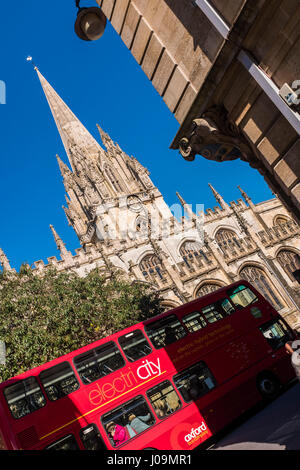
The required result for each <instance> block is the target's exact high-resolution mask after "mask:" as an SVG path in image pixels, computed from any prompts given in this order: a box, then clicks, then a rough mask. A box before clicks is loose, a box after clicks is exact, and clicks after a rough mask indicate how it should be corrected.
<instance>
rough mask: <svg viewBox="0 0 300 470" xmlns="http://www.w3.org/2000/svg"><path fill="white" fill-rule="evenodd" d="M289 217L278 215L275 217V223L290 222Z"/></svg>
mask: <svg viewBox="0 0 300 470" xmlns="http://www.w3.org/2000/svg"><path fill="white" fill-rule="evenodd" d="M288 220H289V219H288V218H287V217H285V216H284V215H277V216H276V217H275V219H274V222H273V225H275V226H276V225H284V224H286V223H287V222H288Z"/></svg>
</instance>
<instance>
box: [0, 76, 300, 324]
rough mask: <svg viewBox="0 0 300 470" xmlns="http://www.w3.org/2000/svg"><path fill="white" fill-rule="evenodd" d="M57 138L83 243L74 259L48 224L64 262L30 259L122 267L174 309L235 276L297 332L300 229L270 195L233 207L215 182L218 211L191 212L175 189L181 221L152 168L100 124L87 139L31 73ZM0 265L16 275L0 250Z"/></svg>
mask: <svg viewBox="0 0 300 470" xmlns="http://www.w3.org/2000/svg"><path fill="white" fill-rule="evenodd" d="M35 70H36V72H37V74H38V77H39V80H40V82H41V85H42V87H43V90H44V93H45V96H46V98H47V101H48V104H49V106H50V109H51V112H52V114H53V117H54V119H55V122H56V125H57V128H58V131H59V134H60V136H61V139H62V141H63V144H64V147H65V150H66V153H67V156H68V160H69V166H68V165H67V164H66V163H64V162H63V161H62V160H61V159H60V158H59V157H57V159H58V165H59V168H60V171H61V174H62V178H63V183H64V186H65V189H66V193H67V195H66V207H64V211H65V213H66V217H67V220H68V222H69V224H70V225H71V226H72V227H73V228H74V230H75V232H76V234H77V236H78V238H79V240H80V245H81V247H80V248H78V249H76V250H75V251H76V254H75V255H73V254H72V253H71V252H70V251H68V250H67V248H66V247H65V244H64V243H63V241H62V240H61V238H60V237H59V236H58V234H57V233H56V231H55V229H54V227H53V226H52V225H50V228H51V230H52V233H53V236H54V239H55V242H56V245H57V248H58V250H59V252H60V259H57V258H56V257H55V256H52V257H49V258H48V264H44V262H43V261H36V262H35V263H34V268H33V269H34V272H36V273H37V274H38V273H42V272H44V271H45V270H46V269H48V268H49V266H55V267H56V268H57V269H58V271H74V272H77V273H78V274H79V275H80V276H84V275H85V274H87V273H88V272H89V271H90V270H92V269H93V268H95V267H98V268H100V269H103V272H110V271H111V270H112V269H116V268H117V269H119V270H121V271H122V272H124V273H125V274H126V276H127V278H128V279H130V280H132V281H140V282H145V283H148V284H149V285H151V286H152V287H153V288H154V289H157V290H158V291H159V292H160V293H161V296H162V298H163V299H164V300H163V304H164V307H165V308H166V309H170V308H173V307H176V306H178V305H180V304H182V303H185V302H189V301H191V300H193V299H195V298H197V297H199V296H201V295H204V294H207V293H209V292H211V291H213V290H215V289H218V288H219V287H221V286H224V285H227V284H230V283H232V282H234V281H237V280H239V279H246V280H248V281H250V282H251V283H252V284H253V285H254V286H255V287H256V288H258V289H259V290H260V292H261V293H262V294H263V295H264V296H265V297H266V298H267V299H268V300H269V301H270V302H271V303H272V304H273V305H274V307H275V308H276V309H277V310H278V311H279V312H280V313H281V314H282V315H283V316H284V317H285V318H286V319H287V321H288V322H289V323H290V325H291V326H292V327H294V328H300V312H299V308H300V286H299V284H298V283H297V282H296V281H295V279H294V277H293V275H292V273H293V271H295V270H296V269H297V268H300V262H299V260H300V258H298V256H299V255H300V228H299V226H298V224H297V223H296V222H295V221H294V220H292V219H291V217H290V215H289V214H288V212H287V210H286V209H285V207H284V206H283V205H282V203H281V202H280V201H279V199H277V198H274V199H271V200H268V201H265V202H261V203H258V204H254V203H253V202H252V200H251V198H250V197H249V196H248V195H247V194H246V193H245V192H244V191H243V190H242V189H241V188H239V191H240V192H241V196H242V198H240V199H238V200H237V201H233V202H231V203H230V204H228V203H227V202H225V201H224V199H223V198H222V196H221V195H220V194H219V193H218V192H217V191H216V190H215V189H214V188H213V187H212V186H211V185H209V186H210V189H211V190H212V192H213V194H214V196H215V199H216V202H217V203H218V205H217V206H216V207H214V208H213V209H207V210H206V211H205V213H204V212H203V211H202V210H200V211H199V212H197V213H194V212H193V211H192V208H191V206H190V205H188V204H186V202H185V201H184V200H183V198H182V197H181V196H180V195H179V194H178V193H177V196H178V199H179V203H180V204H179V205H178V206H179V207H180V208H182V209H184V211H183V214H184V215H183V217H181V218H180V217H177V216H176V214H173V212H172V211H171V210H170V208H169V207H168V205H167V204H166V203H165V201H164V198H163V196H162V194H161V193H160V191H159V189H158V188H157V187H156V186H155V185H154V183H153V182H152V180H151V179H150V177H149V171H148V170H147V169H146V168H145V167H143V166H142V165H141V164H140V163H139V161H138V160H137V159H136V158H134V157H130V156H128V155H126V154H125V153H124V152H123V151H122V149H121V148H120V147H119V145H118V144H116V143H115V142H113V141H112V139H111V138H110V137H109V136H108V134H106V133H105V132H104V131H103V130H102V129H101V128H100V127H99V126H98V129H99V132H100V136H101V140H102V144H103V146H104V147H105V150H104V148H103V147H102V146H100V144H99V143H98V142H97V141H96V140H95V139H94V137H92V135H91V134H90V133H89V132H88V131H87V129H86V128H85V127H84V126H83V125H82V124H81V122H80V121H79V120H78V119H77V117H76V116H75V115H74V114H73V113H72V111H71V110H70V109H69V107H68V106H67V105H66V104H65V103H64V101H63V100H62V99H61V98H60V96H59V95H58V94H57V93H56V91H55V90H54V89H53V88H52V86H51V85H50V84H49V83H48V82H47V80H46V79H45V78H44V77H43V75H42V74H41V73H40V71H39V70H38V69H37V68H36V67H35ZM0 263H1V265H2V268H3V269H4V270H6V271H13V269H12V268H11V266H10V264H9V261H8V259H7V257H6V255H5V254H4V253H3V251H2V250H1V249H0Z"/></svg>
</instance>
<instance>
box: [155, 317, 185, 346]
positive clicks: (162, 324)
mask: <svg viewBox="0 0 300 470" xmlns="http://www.w3.org/2000/svg"><path fill="white" fill-rule="evenodd" d="M146 332H147V334H148V336H149V338H150V339H151V341H152V343H153V344H154V346H155V348H156V349H159V348H163V347H165V346H167V345H169V344H172V343H174V342H175V341H178V340H179V339H181V338H183V337H184V336H185V335H186V331H185V329H184V327H183V326H182V325H181V323H180V321H179V320H178V318H177V317H176V315H169V316H167V317H164V318H162V319H161V320H158V321H156V322H153V323H151V324H149V325H147V326H146Z"/></svg>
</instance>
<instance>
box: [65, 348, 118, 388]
mask: <svg viewBox="0 0 300 470" xmlns="http://www.w3.org/2000/svg"><path fill="white" fill-rule="evenodd" d="M74 365H75V367H76V370H77V372H78V374H79V375H80V378H81V380H82V381H83V383H85V384H88V383H91V382H94V380H97V379H100V378H101V377H104V376H105V375H108V374H111V373H112V372H114V371H115V370H118V369H120V368H121V367H123V366H124V365H125V361H124V359H123V357H122V355H121V353H120V351H119V349H118V347H117V345H116V344H115V343H113V342H109V343H106V344H103V345H102V346H99V348H95V349H92V350H91V351H87V352H86V353H83V354H80V356H77V357H75V359H74Z"/></svg>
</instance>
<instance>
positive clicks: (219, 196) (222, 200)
mask: <svg viewBox="0 0 300 470" xmlns="http://www.w3.org/2000/svg"><path fill="white" fill-rule="evenodd" d="M208 186H209V187H210V189H211V190H212V193H213V195H214V196H215V199H216V201H217V202H218V203H219V204H220V206H221V207H222V209H226V208H228V205H227V204H226V202H225V201H224V199H223V198H222V196H221V195H220V194H219V193H218V192H217V191H216V190H215V188H214V187H213V186H212V185H211V184H210V183H208Z"/></svg>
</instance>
